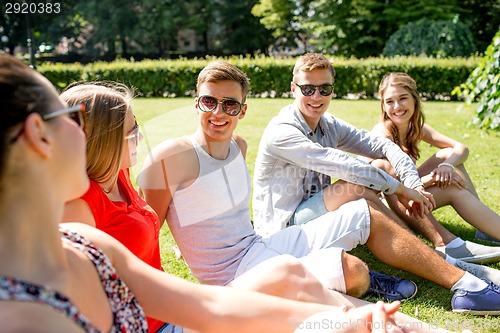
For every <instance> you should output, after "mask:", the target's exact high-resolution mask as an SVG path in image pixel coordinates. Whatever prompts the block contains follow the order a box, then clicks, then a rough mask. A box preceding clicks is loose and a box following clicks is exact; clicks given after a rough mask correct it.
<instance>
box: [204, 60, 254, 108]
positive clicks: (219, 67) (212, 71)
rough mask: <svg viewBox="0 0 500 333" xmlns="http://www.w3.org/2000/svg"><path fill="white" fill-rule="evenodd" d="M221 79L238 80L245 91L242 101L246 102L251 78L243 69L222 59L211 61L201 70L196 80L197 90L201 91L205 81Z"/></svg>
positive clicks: (243, 91)
mask: <svg viewBox="0 0 500 333" xmlns="http://www.w3.org/2000/svg"><path fill="white" fill-rule="evenodd" d="M219 81H236V82H238V83H239V84H240V85H241V91H242V93H243V100H242V103H245V100H246V97H247V94H248V89H249V88H248V87H249V84H250V79H249V78H248V77H247V75H246V74H245V73H244V72H243V71H242V70H241V69H239V68H237V67H236V66H234V65H231V64H230V63H228V62H226V61H222V60H219V61H214V62H211V63H209V64H208V65H207V66H205V68H203V69H202V70H201V72H200V74H198V80H197V82H196V92H199V91H200V86H201V85H202V84H203V83H205V82H219Z"/></svg>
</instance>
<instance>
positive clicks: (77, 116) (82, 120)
mask: <svg viewBox="0 0 500 333" xmlns="http://www.w3.org/2000/svg"><path fill="white" fill-rule="evenodd" d="M63 114H68V117H69V118H70V119H71V120H73V121H74V122H75V123H76V124H77V125H78V126H79V127H80V128H81V129H82V130H83V132H85V129H86V127H87V114H86V113H85V105H84V104H78V105H75V106H72V107H69V108H65V109H62V110H57V111H54V112H49V113H47V114H44V115H42V119H43V120H50V119H53V118H55V117H58V116H61V115H63ZM23 132H24V124H23V128H21V130H20V131H19V133H17V134H16V136H14V137H13V138H12V139H10V140H9V143H14V142H16V141H17V139H19V137H20V136H21V134H23Z"/></svg>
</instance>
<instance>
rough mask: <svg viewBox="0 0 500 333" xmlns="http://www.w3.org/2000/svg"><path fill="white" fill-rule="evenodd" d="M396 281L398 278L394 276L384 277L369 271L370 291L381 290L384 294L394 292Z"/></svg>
mask: <svg viewBox="0 0 500 333" xmlns="http://www.w3.org/2000/svg"><path fill="white" fill-rule="evenodd" d="M397 282H398V279H396V278H394V277H385V276H383V275H379V274H376V273H373V272H371V274H370V290H372V291H379V290H381V291H382V292H384V293H386V294H389V293H390V294H396V293H395V288H396V283H397Z"/></svg>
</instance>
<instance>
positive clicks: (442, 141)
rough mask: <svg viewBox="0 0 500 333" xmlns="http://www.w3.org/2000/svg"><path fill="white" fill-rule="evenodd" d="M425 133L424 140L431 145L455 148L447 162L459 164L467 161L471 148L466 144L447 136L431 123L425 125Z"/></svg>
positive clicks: (441, 147)
mask: <svg viewBox="0 0 500 333" xmlns="http://www.w3.org/2000/svg"><path fill="white" fill-rule="evenodd" d="M423 133H424V135H423V138H422V140H423V141H425V142H427V143H429V144H430V145H432V146H434V147H437V148H440V149H443V148H452V149H453V151H454V152H453V154H451V156H450V157H449V158H448V159H446V161H445V162H447V163H450V164H453V165H459V164H463V163H465V161H466V160H467V158H468V157H469V148H468V147H467V146H466V145H464V144H462V143H460V142H458V141H456V140H453V139H452V138H449V137H447V136H446V135H444V134H442V133H440V132H438V131H436V130H435V129H434V128H432V127H430V126H429V125H427V124H425V125H424V127H423Z"/></svg>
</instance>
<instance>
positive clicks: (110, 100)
mask: <svg viewBox="0 0 500 333" xmlns="http://www.w3.org/2000/svg"><path fill="white" fill-rule="evenodd" d="M61 98H62V99H63V100H64V101H65V102H66V103H68V105H70V106H72V105H77V104H85V110H86V112H87V118H88V124H87V131H86V132H87V174H88V176H89V178H90V179H91V180H93V181H95V182H96V183H99V184H105V183H107V182H109V181H111V180H113V179H115V178H116V177H117V175H118V172H119V170H120V165H121V160H122V153H123V141H124V135H123V132H124V130H123V126H124V122H125V115H126V113H127V111H128V110H129V109H130V103H131V101H132V98H133V92H132V90H131V89H130V88H128V87H127V86H125V85H123V84H120V83H116V82H94V83H83V84H80V83H77V84H75V85H71V86H69V87H68V88H67V89H66V90H65V91H64V92H63V93H62V94H61Z"/></svg>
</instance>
